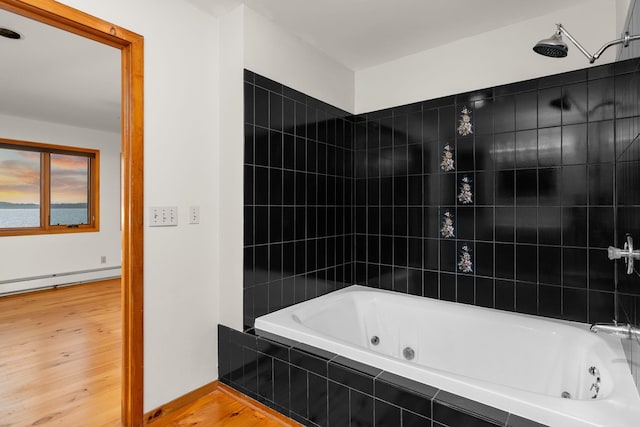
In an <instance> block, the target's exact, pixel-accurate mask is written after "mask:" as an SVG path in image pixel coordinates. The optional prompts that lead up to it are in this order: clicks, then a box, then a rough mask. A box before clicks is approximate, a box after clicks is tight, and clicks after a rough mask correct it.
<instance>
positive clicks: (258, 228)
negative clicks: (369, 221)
mask: <svg viewBox="0 0 640 427" xmlns="http://www.w3.org/2000/svg"><path fill="white" fill-rule="evenodd" d="M244 110H245V120H244V122H245V155H244V224H245V226H244V324H245V327H252V326H253V321H254V319H255V318H256V317H257V316H260V315H262V314H266V313H269V312H272V311H274V310H277V309H279V308H282V307H285V306H288V305H291V304H293V303H296V302H300V301H303V300H305V299H309V298H313V297H315V296H318V295H321V294H324V293H326V292H329V291H332V290H335V289H337V288H340V287H343V286H344V285H345V284H351V283H352V282H353V280H352V271H353V263H352V252H353V251H352V247H353V230H352V222H353V214H352V207H353V202H352V197H353V188H354V184H353V165H354V162H353V154H354V150H353V127H354V123H353V120H352V117H350V116H349V114H348V113H346V112H344V111H341V110H338V109H337V108H335V107H332V106H330V105H328V104H325V103H322V102H320V101H318V100H316V99H313V98H311V97H308V96H306V95H304V94H302V93H300V92H297V91H295V90H293V89H291V88H288V87H286V86H283V85H281V84H279V83H277V82H274V81H272V80H269V79H267V78H265V77H262V76H260V75H257V74H254V73H252V72H251V71H248V70H245V73H244Z"/></svg>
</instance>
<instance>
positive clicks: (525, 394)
mask: <svg viewBox="0 0 640 427" xmlns="http://www.w3.org/2000/svg"><path fill="white" fill-rule="evenodd" d="M255 328H256V332H257V333H258V334H259V335H260V334H264V335H267V336H269V335H270V334H272V335H277V336H280V337H285V338H287V339H289V340H293V341H297V342H302V343H305V344H308V345H311V346H314V347H318V348H322V349H325V350H328V351H330V352H332V353H336V354H339V355H342V356H345V357H347V358H350V359H353V360H356V361H359V362H362V363H365V364H368V365H371V366H374V367H377V368H379V369H382V370H385V371H388V372H392V373H395V374H398V375H401V376H404V377H407V378H411V379H413V380H416V381H420V382H422V383H424V384H429V385H431V386H433V387H436V388H439V389H442V390H446V391H448V392H451V393H454V394H457V395H459V396H463V397H466V398H469V399H473V400H476V401H478V402H481V403H484V404H487V405H490V406H493V407H496V408H499V409H502V410H504V411H507V412H510V413H513V414H516V415H520V416H522V417H525V418H529V419H531V420H534V421H537V422H539V423H543V424H547V425H551V426H562V427H571V426H607V427H609V426H614V427H625V426H629V427H631V426H633V427H638V426H640V397H639V396H638V391H637V389H636V387H635V384H634V382H633V378H632V376H631V373H630V371H629V365H628V364H627V362H626V359H625V355H624V351H623V349H622V346H621V344H620V340H619V339H618V338H616V337H614V336H610V335H604V334H594V333H591V332H589V331H588V325H584V324H579V323H570V322H563V321H554V320H545V319H542V318H539V317H535V316H528V315H520V314H516V313H507V312H502V311H498V310H492V309H485V308H481V307H474V306H468V305H463V304H456V303H450V302H446V301H439V300H433V299H429V298H421V297H415V296H410V295H403V294H399V293H396V292H390V291H382V290H377V289H371V288H366V287H362V286H351V287H348V288H345V289H342V290H339V291H336V292H332V293H330V294H327V295H324V296H321V297H318V298H315V299H313V300H310V301H306V302H303V303H300V304H296V305H294V306H291V307H288V308H285V309H282V310H280V311H277V312H274V313H271V314H268V315H265V316H262V317H259V318H257V319H256V323H255ZM374 337H377V341H378V344H377V345H374V344H373V343H372V339H373V341H376V339H375V338H374ZM406 348H410V349H411V350H413V356H414V357H413V359H412V360H406V358H405V357H404V353H405V351H404V350H405V349H406ZM406 353H407V355H409V354H408V353H410V351H409V350H407V351H406ZM409 356H410V355H409ZM591 367H595V368H596V369H597V371H594V370H591V372H590V368H591ZM594 373H595V374H599V378H600V382H599V383H598V382H597V379H596V375H593V374H594ZM596 383H597V384H598V387H599V392H598V393H597V396H595V397H594V395H595V394H596V393H595V388H596V387H595V386H593V385H594V384H596ZM563 393H565V395H566V394H567V393H568V394H570V395H571V398H563V397H561V396H562V394H563Z"/></svg>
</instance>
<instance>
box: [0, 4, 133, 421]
mask: <svg viewBox="0 0 640 427" xmlns="http://www.w3.org/2000/svg"><path fill="white" fill-rule="evenodd" d="M0 8H2V9H4V10H7V11H9V12H13V13H16V14H19V15H22V16H25V17H27V18H30V19H33V20H36V21H39V22H42V23H45V24H48V25H52V26H54V27H56V28H60V29H63V30H66V31H69V32H72V33H74V34H77V35H79V36H82V37H86V38H89V39H92V40H95V41H97V42H100V43H103V44H106V45H109V46H112V47H115V48H118V49H120V51H121V70H122V73H121V74H122V114H121V117H122V122H121V124H122V125H121V135H122V167H121V174H122V176H121V183H122V184H121V186H122V187H121V198H122V201H121V204H120V205H121V215H120V217H121V220H120V222H121V228H122V303H121V307H122V366H123V369H122V393H121V421H122V424H123V425H125V426H127V427H128V426H140V425H142V420H143V353H142V352H143V325H142V320H143V317H142V314H143V214H144V211H143V37H142V36H140V35H138V34H135V33H133V32H131V31H129V30H127V29H124V28H121V27H119V26H117V25H114V24H112V23H109V22H106V21H103V20H101V19H99V18H96V17H94V16H91V15H88V14H86V13H84V12H81V11H79V10H77V9H74V8H71V7H69V6H65V5H63V4H60V3H57V2H55V1H53V0H0Z"/></svg>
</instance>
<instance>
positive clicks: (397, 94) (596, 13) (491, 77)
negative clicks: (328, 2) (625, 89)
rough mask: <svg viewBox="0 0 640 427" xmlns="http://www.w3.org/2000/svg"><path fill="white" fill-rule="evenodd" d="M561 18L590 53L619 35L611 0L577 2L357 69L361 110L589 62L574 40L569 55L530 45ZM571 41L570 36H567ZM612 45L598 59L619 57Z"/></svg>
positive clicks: (383, 106)
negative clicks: (544, 53) (540, 52)
mask: <svg viewBox="0 0 640 427" xmlns="http://www.w3.org/2000/svg"><path fill="white" fill-rule="evenodd" d="M556 23H562V24H563V25H564V26H565V28H567V30H569V31H570V32H571V34H572V35H573V36H574V37H575V38H576V39H577V40H578V41H579V42H580V43H581V44H582V45H583V46H584V47H585V48H586V49H587V50H588V51H590V52H591V53H593V52H594V51H596V50H597V49H599V48H600V47H601V46H602V45H603V44H605V43H606V42H608V41H610V40H612V39H615V38H618V34H617V29H616V7H615V4H614V3H613V2H608V1H601V0H590V1H585V2H584V4H581V5H580V6H579V7H575V8H569V9H563V10H561V11H558V12H556V13H553V14H549V15H546V16H542V17H539V18H535V19H531V20H528V21H524V22H521V23H518V24H514V25H510V26H508V27H503V28H498V29H496V30H494V31H490V32H487V33H484V34H480V35H478V36H474V37H469V38H466V39H462V40H458V41H455V42H452V43H450V44H448V45H445V46H441V47H437V48H434V49H430V50H426V51H423V52H419V53H417V54H414V55H410V56H406V57H404V58H400V59H397V60H395V61H391V62H387V63H385V64H381V65H377V66H375V67H371V68H368V69H365V70H361V71H357V72H356V101H355V111H356V113H357V114H360V113H365V112H369V111H374V110H379V109H382V108H388V107H393V106H397V105H403V104H408V103H412V102H417V101H422V100H427V99H434V98H438V97H440V96H447V95H452V94H456V93H462V92H466V91H471V90H477V89H483V88H486V87H491V86H496V85H503V84H507V83H512V82H517V81H521V80H527V79H531V78H536V77H542V76H547V75H551V74H556V73H561V72H565V71H570V70H576V69H580V68H585V67H587V66H589V62H588V60H587V59H586V58H585V57H584V56H583V55H582V54H581V53H580V52H579V51H578V50H577V49H576V48H575V47H574V46H572V45H569V56H567V57H566V58H563V59H556V58H547V57H544V56H541V55H537V54H535V53H534V52H533V51H532V47H533V45H534V44H535V43H536V42H537V41H538V40H540V39H543V38H547V37H549V36H551V34H553V32H554V30H555V28H556V27H555V24H556ZM565 41H566V42H567V43H570V42H569V41H568V40H565ZM615 53H616V50H615V48H610V49H609V50H608V51H606V52H605V54H604V55H603V56H602V57H601V58H600V59H599V60H598V61H597V62H596V64H595V65H600V64H604V63H607V62H611V61H613V60H614V59H615Z"/></svg>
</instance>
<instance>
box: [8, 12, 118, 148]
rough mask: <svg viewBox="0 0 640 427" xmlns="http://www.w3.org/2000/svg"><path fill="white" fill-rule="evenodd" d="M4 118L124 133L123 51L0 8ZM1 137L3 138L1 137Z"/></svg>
mask: <svg viewBox="0 0 640 427" xmlns="http://www.w3.org/2000/svg"><path fill="white" fill-rule="evenodd" d="M0 27H5V28H9V29H11V30H13V31H16V32H18V33H20V34H21V35H22V36H23V38H22V39H20V40H11V39H7V38H4V37H0V54H1V55H2V60H0V75H1V76H2V78H1V79H0V94H2V96H1V97H0V99H1V100H2V102H0V114H6V115H11V116H19V117H26V118H30V119H35V120H41V121H46V122H53V123H62V124H68V125H72V126H78V127H84V128H91V129H98V130H105V131H111V132H120V126H121V125H120V93H121V91H120V86H121V77H120V76H121V74H120V50H119V49H116V48H113V47H110V46H107V45H103V44H101V43H98V42H95V41H93V40H89V39H86V38H84V37H80V36H77V35H75V34H72V33H69V32H66V31H63V30H60V29H57V28H54V27H51V26H49V25H46V24H42V23H39V22H36V21H33V20H31V19H27V18H23V17H22V16H19V15H16V14H13V13H10V12H7V11H5V10H1V9H0ZM0 136H1V135H0Z"/></svg>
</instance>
